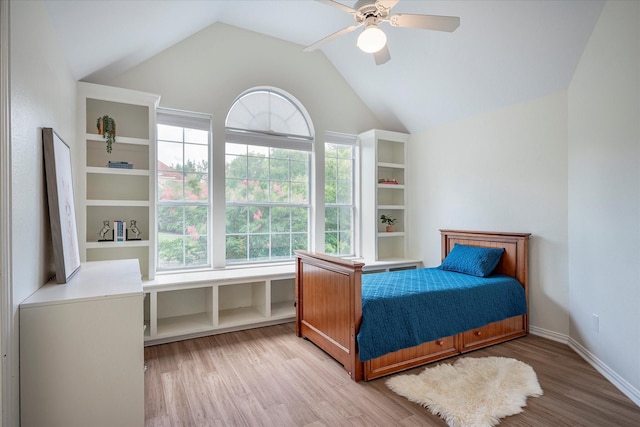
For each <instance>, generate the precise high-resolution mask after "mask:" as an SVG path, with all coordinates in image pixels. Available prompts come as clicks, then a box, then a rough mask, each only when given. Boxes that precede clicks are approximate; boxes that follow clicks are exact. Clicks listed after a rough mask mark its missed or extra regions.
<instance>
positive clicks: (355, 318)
mask: <svg viewBox="0 0 640 427" xmlns="http://www.w3.org/2000/svg"><path fill="white" fill-rule="evenodd" d="M296 264H297V265H296V267H297V268H296V335H298V336H299V337H305V338H308V339H309V340H310V341H312V342H313V343H314V344H316V345H317V346H318V347H320V348H321V349H322V350H324V351H325V352H326V353H328V354H329V355H330V356H331V357H333V358H334V359H336V360H337V361H338V362H340V363H341V364H342V365H343V366H344V368H345V369H346V370H347V372H348V373H349V375H350V376H351V378H352V379H353V380H354V381H360V380H362V375H363V374H362V372H363V371H362V362H360V360H359V359H358V353H357V347H356V334H357V332H358V329H359V327H360V321H361V319H362V294H361V292H362V288H361V285H360V278H361V276H362V267H363V266H364V264H363V263H361V262H356V261H351V260H345V259H341V258H337V257H332V256H329V255H324V254H319V253H311V252H307V251H296Z"/></svg>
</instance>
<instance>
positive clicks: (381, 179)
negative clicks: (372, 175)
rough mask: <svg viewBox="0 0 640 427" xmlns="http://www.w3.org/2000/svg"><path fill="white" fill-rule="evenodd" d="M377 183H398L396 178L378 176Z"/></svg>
mask: <svg viewBox="0 0 640 427" xmlns="http://www.w3.org/2000/svg"><path fill="white" fill-rule="evenodd" d="M378 184H392V185H398V180H397V179H395V178H391V179H389V178H380V179H379V180H378Z"/></svg>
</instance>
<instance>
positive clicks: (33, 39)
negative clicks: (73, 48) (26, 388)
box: [3, 1, 76, 427]
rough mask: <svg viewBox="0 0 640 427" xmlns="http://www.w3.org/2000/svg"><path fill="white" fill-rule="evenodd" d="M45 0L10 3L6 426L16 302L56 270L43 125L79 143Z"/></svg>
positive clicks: (72, 91)
mask: <svg viewBox="0 0 640 427" xmlns="http://www.w3.org/2000/svg"><path fill="white" fill-rule="evenodd" d="M56 40H57V39H56V36H55V34H54V33H53V30H52V27H51V24H50V21H49V16H48V14H47V12H46V10H45V8H44V5H43V2H41V1H28V2H25V1H12V2H11V3H10V53H9V54H10V73H11V74H10V78H11V80H10V91H11V99H10V108H11V171H12V172H11V179H12V189H11V191H12V200H11V202H12V203H11V217H12V223H13V227H12V241H11V252H12V279H11V283H12V289H11V291H12V295H13V307H12V311H13V322H14V325H13V334H12V337H11V341H10V342H11V347H10V348H9V349H8V356H7V357H9V358H10V359H11V362H10V366H11V375H12V377H13V383H12V387H11V390H5V392H9V393H10V394H11V396H12V400H13V401H12V403H11V405H10V407H9V408H3V412H4V416H6V417H7V418H8V419H9V421H7V420H5V424H4V425H5V426H7V427H8V426H10V425H18V413H19V412H18V344H19V336H18V326H19V325H18V305H19V304H20V303H21V302H22V301H23V300H24V299H25V298H27V297H28V296H29V295H31V294H32V293H33V292H34V291H36V290H37V289H38V288H39V287H40V286H42V285H43V284H44V283H45V282H46V281H47V280H48V279H49V278H50V277H51V276H52V275H53V274H54V270H53V252H52V249H51V235H50V227H49V216H48V211H47V209H48V204H47V200H46V183H45V179H44V166H43V149H42V133H41V129H42V127H53V128H54V129H56V131H57V132H58V133H59V135H60V136H61V137H62V138H63V139H64V140H65V141H66V142H67V144H69V145H70V146H71V149H72V150H73V147H74V145H75V128H76V126H75V111H76V109H75V102H76V99H75V98H76V83H75V80H74V79H73V77H72V75H71V71H70V70H69V67H68V66H67V64H66V61H65V60H64V58H63V56H62V51H61V50H60V48H59V45H58V43H57V41H56Z"/></svg>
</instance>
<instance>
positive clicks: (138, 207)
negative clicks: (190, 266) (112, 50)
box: [76, 82, 160, 279]
mask: <svg viewBox="0 0 640 427" xmlns="http://www.w3.org/2000/svg"><path fill="white" fill-rule="evenodd" d="M159 101H160V97H159V96H157V95H152V94H148V93H143V92H138V91H132V90H128V89H121V88H114V87H109V86H102V85H96V84H91V83H84V82H79V83H78V135H79V136H80V138H81V143H80V144H78V150H77V157H76V164H77V165H79V166H80V168H79V170H80V172H79V176H78V177H77V179H76V182H77V183H79V185H78V195H79V197H78V200H79V201H80V203H79V209H81V211H80V212H79V213H78V215H77V217H78V230H79V233H78V234H79V239H80V258H81V260H82V261H100V260H110V259H128V258H136V259H138V261H139V262H140V268H141V270H142V273H143V274H144V276H145V277H147V278H151V279H152V278H153V276H154V272H155V254H154V247H155V232H154V230H155V197H156V196H155V170H156V168H155V164H156V160H155V150H154V146H155V134H156V108H157V106H158V102H159ZM104 115H108V116H110V117H112V118H113V119H114V120H115V122H116V142H115V144H113V147H112V152H111V153H107V150H106V140H105V139H104V138H103V137H102V135H98V131H97V127H96V120H97V119H98V117H102V116H104ZM109 162H127V163H129V164H130V165H132V166H131V169H125V168H113V167H108V165H109ZM114 220H122V221H126V224H127V225H129V224H130V223H131V220H135V221H136V225H137V227H138V229H139V230H140V231H141V235H140V240H126V241H124V242H105V241H99V240H100V239H99V232H100V230H101V229H102V227H103V222H104V221H109V224H110V226H111V227H113V221H114ZM108 236H111V232H110V233H109V234H108Z"/></svg>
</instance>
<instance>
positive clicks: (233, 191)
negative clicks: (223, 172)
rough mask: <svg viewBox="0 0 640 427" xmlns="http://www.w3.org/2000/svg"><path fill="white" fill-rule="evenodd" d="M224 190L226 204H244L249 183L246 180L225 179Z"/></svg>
mask: <svg viewBox="0 0 640 427" xmlns="http://www.w3.org/2000/svg"><path fill="white" fill-rule="evenodd" d="M226 183H227V187H226V189H225V193H226V198H227V201H228V202H244V201H246V200H247V198H248V197H249V196H248V186H249V181H248V180H247V179H227V180H226Z"/></svg>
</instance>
